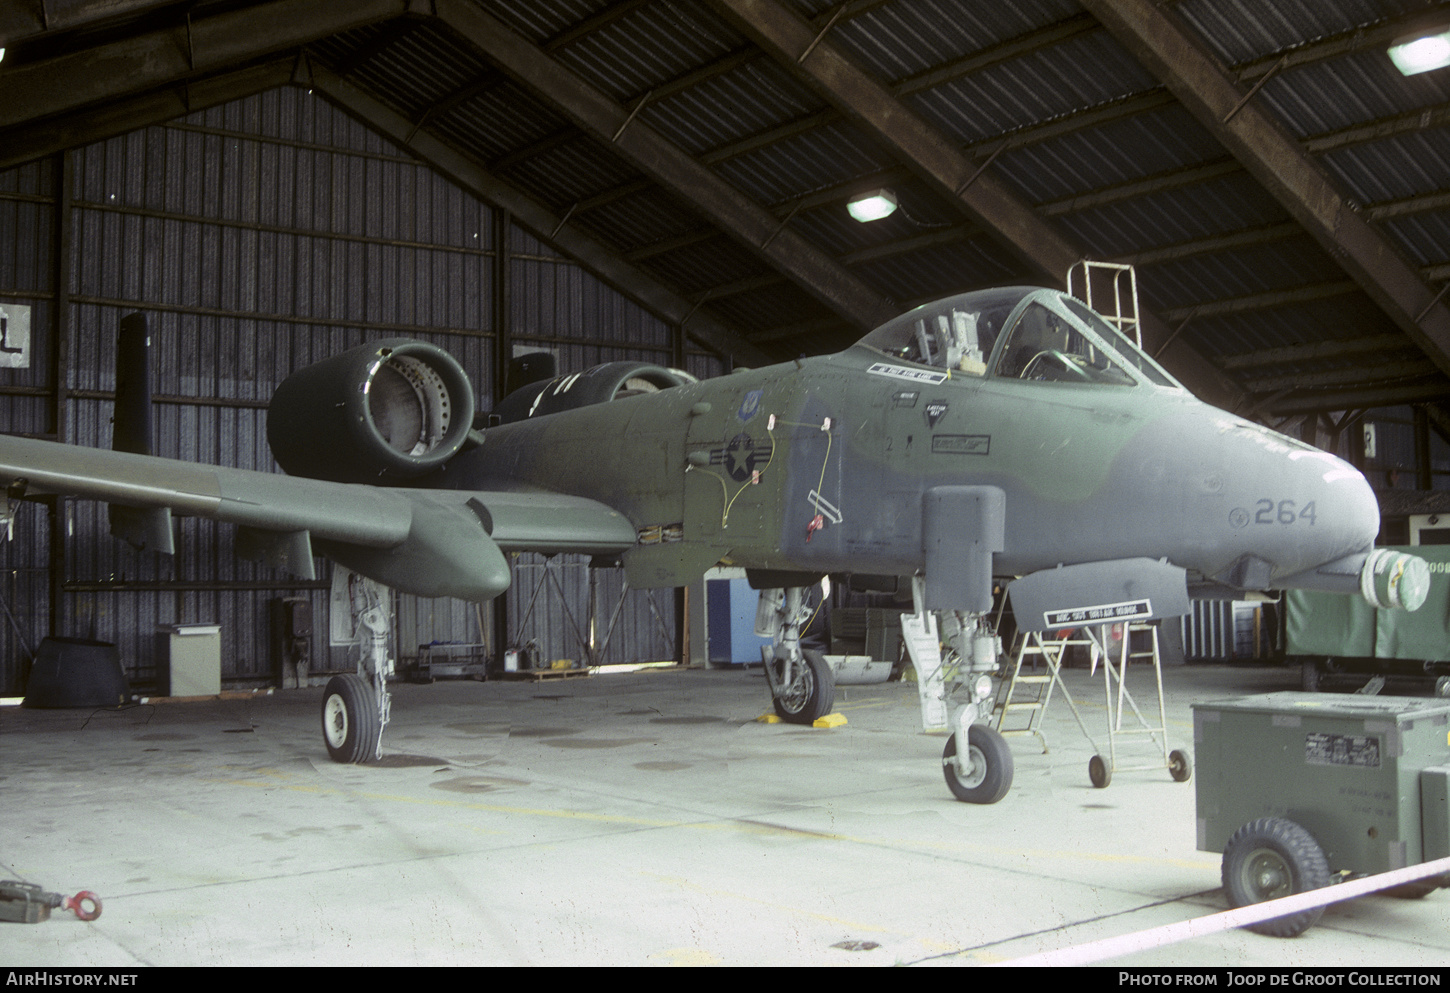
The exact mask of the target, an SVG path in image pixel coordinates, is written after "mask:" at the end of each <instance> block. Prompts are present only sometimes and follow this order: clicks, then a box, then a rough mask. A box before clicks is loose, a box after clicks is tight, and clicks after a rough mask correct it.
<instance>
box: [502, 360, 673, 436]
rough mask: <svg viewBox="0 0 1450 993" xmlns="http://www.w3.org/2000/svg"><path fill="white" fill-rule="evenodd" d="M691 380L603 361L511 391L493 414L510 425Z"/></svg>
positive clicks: (654, 369)
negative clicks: (590, 366)
mask: <svg viewBox="0 0 1450 993" xmlns="http://www.w3.org/2000/svg"><path fill="white" fill-rule="evenodd" d="M693 382H695V377H693V376H691V375H690V374H689V373H687V372H683V371H681V370H679V369H666V368H665V367H664V366H658V365H650V364H649V363H646V362H606V363H604V364H603V365H597V366H594V367H593V368H592V369H588V370H586V371H585V372H577V373H574V374H573V375H570V376H556V377H555V378H553V379H547V380H544V381H542V382H537V383H530V384H528V385H527V386H525V387H523V388H522V389H518V390H515V391H514V392H513V393H510V394H509V395H508V396H506V397H504V398H503V400H502V401H500V402H499V405H498V406H497V407H495V408H494V410H493V416H494V417H495V418H497V420H498V422H499V423H501V424H511V423H513V422H514V421H523V420H527V419H528V418H530V417H542V416H543V415H544V414H557V413H559V412H560V411H562V410H577V409H578V408H580V407H588V406H590V405H592V404H596V403H605V402H607V401H610V400H621V399H623V398H624V397H629V396H634V395H636V394H639V393H658V392H659V391H660V390H665V389H669V388H670V387H671V386H683V385H684V384H686V383H693Z"/></svg>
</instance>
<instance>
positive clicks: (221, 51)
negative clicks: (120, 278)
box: [0, 0, 413, 131]
mask: <svg viewBox="0 0 1450 993" xmlns="http://www.w3.org/2000/svg"><path fill="white" fill-rule="evenodd" d="M412 7H413V3H411V2H409V0H351V2H349V3H345V4H340V3H333V2H330V0H273V2H271V3H263V4H258V5H256V6H252V7H245V8H242V9H239V10H234V11H228V12H226V13H222V14H217V15H215V16H213V17H205V18H201V19H199V20H195V21H192V22H191V24H190V27H189V29H188V28H187V27H185V26H183V27H181V28H177V29H168V30H161V31H151V32H146V33H143V34H140V35H136V36H134V37H131V38H126V39H124V40H121V41H115V42H110V43H108V44H103V45H97V46H95V47H93V48H86V49H83V50H81V51H77V52H74V53H70V54H67V55H61V56H58V57H56V58H53V59H47V60H45V61H43V62H33V63H29V64H21V65H17V66H15V67H13V68H10V69H7V70H6V71H5V73H4V77H3V78H4V80H5V99H4V100H3V101H0V131H3V130H5V129H7V128H12V127H16V126H19V125H23V124H30V123H32V122H35V121H38V120H41V119H43V118H46V117H52V116H58V115H61V114H67V113H71V112H73V111H76V110H79V109H81V108H83V107H87V106H90V105H92V104H97V103H100V102H103V101H107V100H113V99H115V98H117V97H121V96H125V95H127V94H132V93H140V92H144V91H147V90H151V89H154V88H156V87H159V86H169V85H171V84H173V83H177V82H180V81H182V80H184V79H187V78H189V77H191V76H196V75H204V74H206V73H211V72H216V71H218V70H227V69H234V68H236V67H237V66H238V65H239V64H240V63H244V62H249V61H251V60H253V59H257V58H261V57H263V56H266V55H269V54H273V53H275V52H279V51H285V50H287V49H292V48H296V47H298V46H300V45H304V44H306V43H307V42H310V41H314V40H316V39H318V38H325V37H327V36H328V35H332V34H336V33H337V32H339V31H347V30H350V29H352V28H358V27H364V26H366V25H369V24H376V23H378V22H380V21H386V20H390V19H392V18H396V17H400V16H402V15H403V14H406V13H408V12H409V10H410V9H411V8H412Z"/></svg>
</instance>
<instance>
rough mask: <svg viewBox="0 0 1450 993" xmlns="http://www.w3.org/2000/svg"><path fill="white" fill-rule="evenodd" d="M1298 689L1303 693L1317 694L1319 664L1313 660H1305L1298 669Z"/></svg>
mask: <svg viewBox="0 0 1450 993" xmlns="http://www.w3.org/2000/svg"><path fill="white" fill-rule="evenodd" d="M1299 687H1300V689H1302V690H1303V691H1304V692H1305V693H1318V692H1319V663H1318V662H1315V661H1314V660H1313V659H1305V660H1304V664H1303V665H1302V666H1301V667H1300V669H1299Z"/></svg>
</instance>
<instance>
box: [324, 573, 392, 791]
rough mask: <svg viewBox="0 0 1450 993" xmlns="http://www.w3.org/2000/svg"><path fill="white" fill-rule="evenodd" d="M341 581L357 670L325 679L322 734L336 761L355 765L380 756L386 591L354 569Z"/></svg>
mask: <svg viewBox="0 0 1450 993" xmlns="http://www.w3.org/2000/svg"><path fill="white" fill-rule="evenodd" d="M339 582H342V580H339V581H337V582H335V583H334V587H335V588H336V586H337V585H338V583H339ZM345 582H346V589H347V593H348V600H349V603H350V605H351V608H352V618H353V630H354V631H356V632H357V639H358V649H359V652H358V663H357V669H358V671H357V672H356V673H349V674H348V675H345V676H333V677H332V678H331V679H330V680H328V682H327V690H326V692H325V693H324V694H323V696H322V737H323V740H324V742H326V744H327V754H328V755H329V756H331V757H332V760H333V761H334V762H345V763H349V764H354V765H359V764H362V763H364V762H372V761H374V760H375V759H379V758H382V755H383V728H384V727H386V726H387V724H388V714H389V710H390V709H391V699H390V697H389V695H388V677H389V676H390V675H392V672H393V660H392V659H391V658H389V657H388V626H389V623H388V622H389V610H388V596H387V594H388V590H387V587H385V586H383V585H382V584H381V583H376V582H374V581H373V580H371V579H366V578H364V577H362V576H359V575H355V574H352V573H348V574H346V576H345Z"/></svg>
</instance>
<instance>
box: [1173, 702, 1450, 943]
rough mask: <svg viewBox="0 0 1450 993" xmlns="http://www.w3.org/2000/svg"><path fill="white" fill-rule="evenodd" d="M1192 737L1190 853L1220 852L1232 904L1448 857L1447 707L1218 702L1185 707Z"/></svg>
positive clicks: (1437, 880) (1283, 929) (1282, 930)
mask: <svg viewBox="0 0 1450 993" xmlns="http://www.w3.org/2000/svg"><path fill="white" fill-rule="evenodd" d="M1193 738H1194V751H1195V761H1196V765H1197V770H1196V771H1197V780H1196V790H1197V793H1196V799H1197V805H1198V848H1199V849H1200V850H1201V851H1206V852H1223V853H1224V885H1225V887H1226V888H1227V889H1228V890H1229V896H1230V901H1231V902H1232V903H1234V905H1235V906H1242V905H1244V904H1246V903H1256V902H1259V901H1260V900H1265V899H1272V898H1274V897H1278V896H1286V895H1289V894H1290V893H1298V892H1303V891H1304V890H1307V889H1314V888H1317V887H1318V886H1322V885H1326V884H1327V883H1330V882H1334V881H1336V880H1337V879H1338V878H1339V874H1340V873H1344V872H1349V873H1353V874H1364V875H1367V874H1373V873H1380V872H1386V871H1389V870H1391V869H1400V868H1404V867H1406V866H1413V865H1417V864H1419V863H1422V862H1428V861H1432V860H1435V859H1441V858H1445V857H1447V856H1450V799H1447V795H1446V794H1447V789H1446V787H1447V782H1450V700H1443V699H1424V698H1418V697H1381V696H1364V695H1358V694H1354V695H1347V696H1344V695H1331V694H1322V693H1266V694H1262V695H1259V696H1250V697H1243V698H1240V699H1235V700H1215V701H1210V702H1204V703H1195V704H1194V705H1193ZM1443 882H1444V878H1443V877H1434V878H1433V879H1432V880H1428V881H1426V883H1425V884H1423V885H1421V886H1419V887H1418V889H1419V890H1420V892H1418V893H1413V894H1410V895H1423V893H1424V892H1428V891H1429V890H1430V889H1433V888H1434V886H1435V885H1439V884H1443ZM1236 890H1237V892H1236ZM1301 916H1302V915H1301ZM1314 917H1316V918H1317V914H1315V915H1314ZM1286 920H1287V919H1286ZM1270 923H1271V924H1274V923H1275V922H1270ZM1292 923H1293V921H1290V925H1291V924H1292ZM1312 923H1313V921H1312V920H1309V922H1308V924H1312ZM1308 924H1304V925H1303V926H1304V927H1307V926H1308ZM1288 928H1289V925H1283V924H1281V925H1280V926H1279V929H1278V930H1275V929H1273V928H1272V927H1266V928H1263V929H1259V928H1256V930H1263V933H1270V934H1280V935H1281V936H1287V935H1288V934H1295V933H1298V930H1303V927H1300V928H1298V930H1292V929H1288Z"/></svg>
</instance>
